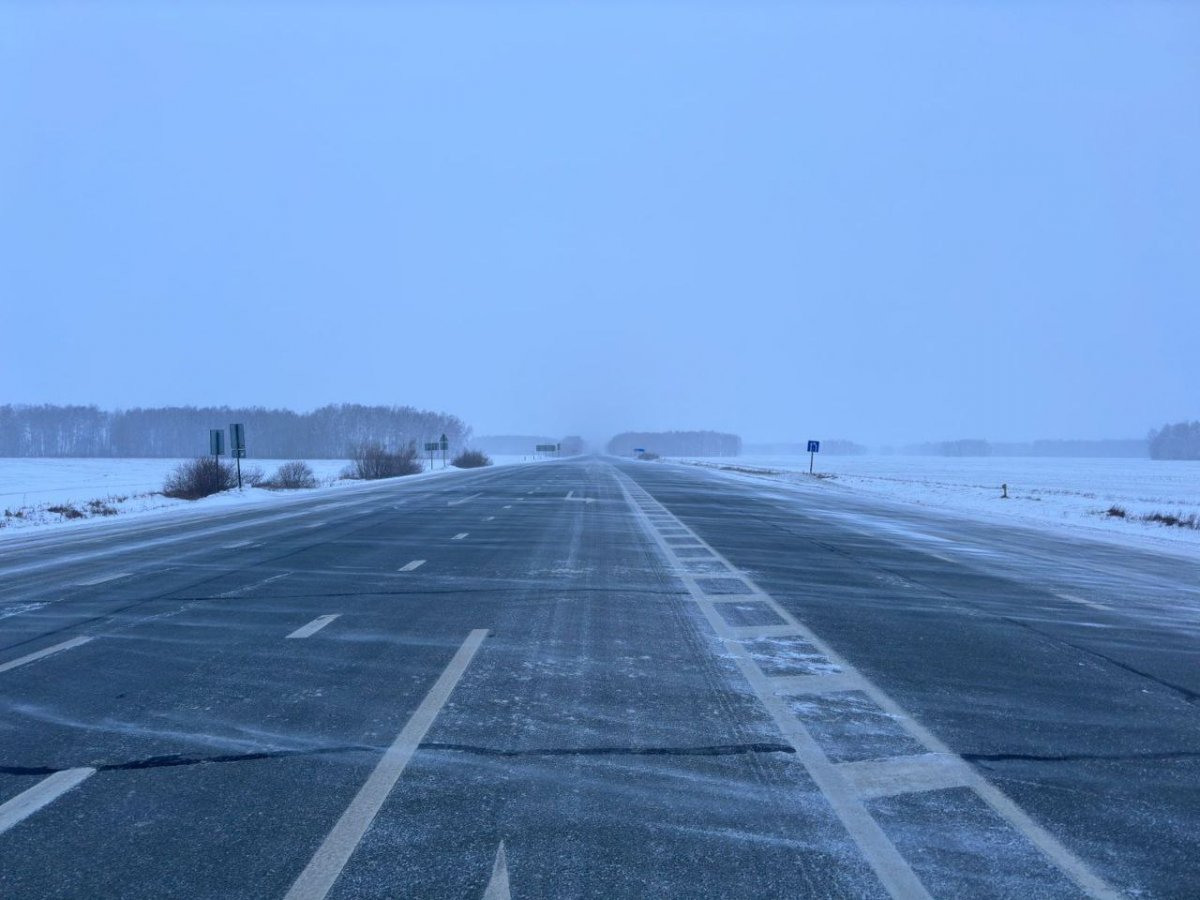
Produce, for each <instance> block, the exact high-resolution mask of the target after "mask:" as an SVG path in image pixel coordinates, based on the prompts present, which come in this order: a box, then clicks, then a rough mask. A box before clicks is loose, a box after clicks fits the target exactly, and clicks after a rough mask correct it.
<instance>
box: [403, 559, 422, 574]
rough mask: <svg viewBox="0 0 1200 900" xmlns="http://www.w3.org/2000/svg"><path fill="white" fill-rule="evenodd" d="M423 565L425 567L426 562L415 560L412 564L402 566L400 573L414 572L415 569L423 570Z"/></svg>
mask: <svg viewBox="0 0 1200 900" xmlns="http://www.w3.org/2000/svg"><path fill="white" fill-rule="evenodd" d="M423 565H425V560H423V559H414V560H413V561H412V562H410V563H405V564H404V565H402V566H401V567H400V569H399V571H401V572H411V571H413V569H419V568H421V566H423Z"/></svg>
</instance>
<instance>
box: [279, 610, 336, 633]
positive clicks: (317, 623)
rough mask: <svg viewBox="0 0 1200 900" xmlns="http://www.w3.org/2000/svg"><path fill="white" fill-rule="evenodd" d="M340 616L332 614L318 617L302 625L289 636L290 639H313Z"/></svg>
mask: <svg viewBox="0 0 1200 900" xmlns="http://www.w3.org/2000/svg"><path fill="white" fill-rule="evenodd" d="M340 615H341V613H331V614H329V615H325V616H317V617H316V618H315V619H313V620H312V621H311V622H309V623H308V624H307V625H301V626H300V627H299V628H297V629H296V630H295V631H293V632H292V633H291V634H289V635H288V637H289V638H306V637H312V636H313V635H314V634H316V633H317V632H318V631H320V630H321V629H322V628H324V627H325V626H326V625H328V624H329V623H330V622H332V621H333V620H334V619H336V618H337V617H338V616H340Z"/></svg>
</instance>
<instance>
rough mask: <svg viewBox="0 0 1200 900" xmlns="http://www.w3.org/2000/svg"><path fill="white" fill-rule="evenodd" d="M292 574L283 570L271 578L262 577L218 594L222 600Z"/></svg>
mask: <svg viewBox="0 0 1200 900" xmlns="http://www.w3.org/2000/svg"><path fill="white" fill-rule="evenodd" d="M291 574H292V573H291V572H282V573H280V574H279V575H272V576H270V577H269V578H264V579H262V580H261V581H255V582H253V583H252V584H246V585H243V586H242V587H240V588H234V589H233V590H231V591H226V592H225V593H223V594H217V597H218V598H219V599H222V600H224V599H227V598H229V597H237V596H239V595H241V594H245V593H246V592H247V591H253V590H255V589H257V588H260V587H265V586H266V585H268V584H270V583H271V582H273V581H279V579H281V578H287V577H288V576H289V575H291Z"/></svg>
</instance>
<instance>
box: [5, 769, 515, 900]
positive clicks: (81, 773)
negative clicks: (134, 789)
mask: <svg viewBox="0 0 1200 900" xmlns="http://www.w3.org/2000/svg"><path fill="white" fill-rule="evenodd" d="M95 774H96V770H95V769H91V768H87V767H83V768H79V769H63V770H62V771H61V772H55V773H54V774H53V775H51V776H50V777H49V778H43V779H42V780H41V781H39V782H38V783H37V784H35V785H34V786H33V787H31V788H30V789H29V790H27V791H23V792H22V793H20V794H17V796H15V797H13V798H12V799H11V800H9V801H8V802H7V803H5V804H4V805H3V806H0V833H3V832H5V831H8V829H10V828H12V827H13V826H14V825H16V824H18V823H20V822H22V821H24V820H25V819H27V818H29V817H30V816H32V815H33V814H34V813H35V812H37V811H38V810H39V809H41V808H42V807H43V806H45V805H46V804H47V803H51V802H53V801H54V800H57V799H58V798H59V797H61V796H62V795H63V794H65V793H66V792H67V791H69V790H70V789H71V788H73V787H75V786H76V785H77V784H79V783H80V782H82V781H85V780H86V779H88V778H90V777H91V776H92V775H95ZM506 883H507V882H506ZM504 896H506V897H507V896H508V894H505V895H504Z"/></svg>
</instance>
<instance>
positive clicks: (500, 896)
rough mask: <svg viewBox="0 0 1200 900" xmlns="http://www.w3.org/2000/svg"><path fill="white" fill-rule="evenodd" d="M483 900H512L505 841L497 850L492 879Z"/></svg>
mask: <svg viewBox="0 0 1200 900" xmlns="http://www.w3.org/2000/svg"><path fill="white" fill-rule="evenodd" d="M483 900H512V892H511V891H510V890H509V887H508V854H506V853H505V852H504V841H501V842H500V846H499V847H497V848H496V861H495V862H494V863H492V878H491V880H490V881H488V886H487V890H485V891H484V892H483Z"/></svg>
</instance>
